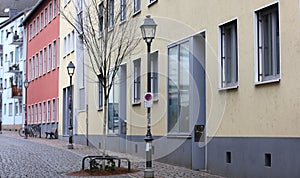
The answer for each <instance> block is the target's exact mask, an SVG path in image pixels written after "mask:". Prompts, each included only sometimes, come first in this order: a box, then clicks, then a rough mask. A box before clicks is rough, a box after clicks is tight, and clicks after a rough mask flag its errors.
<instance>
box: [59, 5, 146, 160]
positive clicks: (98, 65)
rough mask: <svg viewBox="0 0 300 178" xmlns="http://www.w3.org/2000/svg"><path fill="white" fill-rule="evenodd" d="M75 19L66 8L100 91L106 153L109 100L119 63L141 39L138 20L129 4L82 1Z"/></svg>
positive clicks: (63, 12)
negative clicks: (96, 78)
mask: <svg viewBox="0 0 300 178" xmlns="http://www.w3.org/2000/svg"><path fill="white" fill-rule="evenodd" d="M73 3H74V6H73V7H75V11H76V13H75V14H76V15H74V12H72V11H71V10H67V9H66V8H64V9H61V16H62V17H63V18H64V19H65V20H66V21H67V22H68V23H69V24H70V25H71V26H73V28H74V29H75V30H76V31H77V33H78V34H79V35H80V37H81V40H82V43H83V45H84V50H85V53H86V54H87V56H88V59H89V63H88V65H89V67H90V68H91V70H93V72H94V74H95V76H97V77H98V79H99V81H100V84H101V86H102V87H103V92H104V93H103V95H104V108H103V109H104V119H103V137H104V139H103V147H104V152H103V154H104V155H105V152H106V148H105V147H106V141H105V140H106V132H107V122H108V97H109V93H110V91H111V89H112V86H113V84H114V80H115V77H116V75H117V73H118V70H119V67H120V65H121V63H122V62H123V61H124V60H125V59H128V58H129V57H130V55H132V53H133V52H134V51H135V50H136V48H137V46H138V44H139V42H140V39H141V38H139V37H138V38H137V37H136V34H140V32H139V31H138V30H139V28H138V26H137V20H136V19H134V18H132V17H133V16H132V10H131V9H132V8H131V7H130V6H131V1H129V0H118V2H115V1H114V0H89V3H86V1H83V0H77V1H76V2H73Z"/></svg>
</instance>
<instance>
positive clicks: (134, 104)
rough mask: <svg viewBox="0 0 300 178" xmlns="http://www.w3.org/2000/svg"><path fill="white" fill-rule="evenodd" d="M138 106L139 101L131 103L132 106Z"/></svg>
mask: <svg viewBox="0 0 300 178" xmlns="http://www.w3.org/2000/svg"><path fill="white" fill-rule="evenodd" d="M139 105H141V101H138V102H133V103H132V106H139Z"/></svg>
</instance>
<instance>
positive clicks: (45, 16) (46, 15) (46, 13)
mask: <svg viewBox="0 0 300 178" xmlns="http://www.w3.org/2000/svg"><path fill="white" fill-rule="evenodd" d="M47 24H48V8H47V7H46V8H45V11H44V27H45V26H46V25H47Z"/></svg>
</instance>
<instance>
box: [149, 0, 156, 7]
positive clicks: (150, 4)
mask: <svg viewBox="0 0 300 178" xmlns="http://www.w3.org/2000/svg"><path fill="white" fill-rule="evenodd" d="M157 1H158V0H155V1H153V2H151V3H149V4H148V8H149V7H151V6H152V5H153V4H155V3H157Z"/></svg>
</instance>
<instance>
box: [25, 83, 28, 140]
mask: <svg viewBox="0 0 300 178" xmlns="http://www.w3.org/2000/svg"><path fill="white" fill-rule="evenodd" d="M28 86H29V81H28V80H27V79H25V81H24V87H25V108H24V110H25V121H24V131H25V137H24V138H25V139H27V138H28V128H27V120H28V115H27V88H28Z"/></svg>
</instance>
